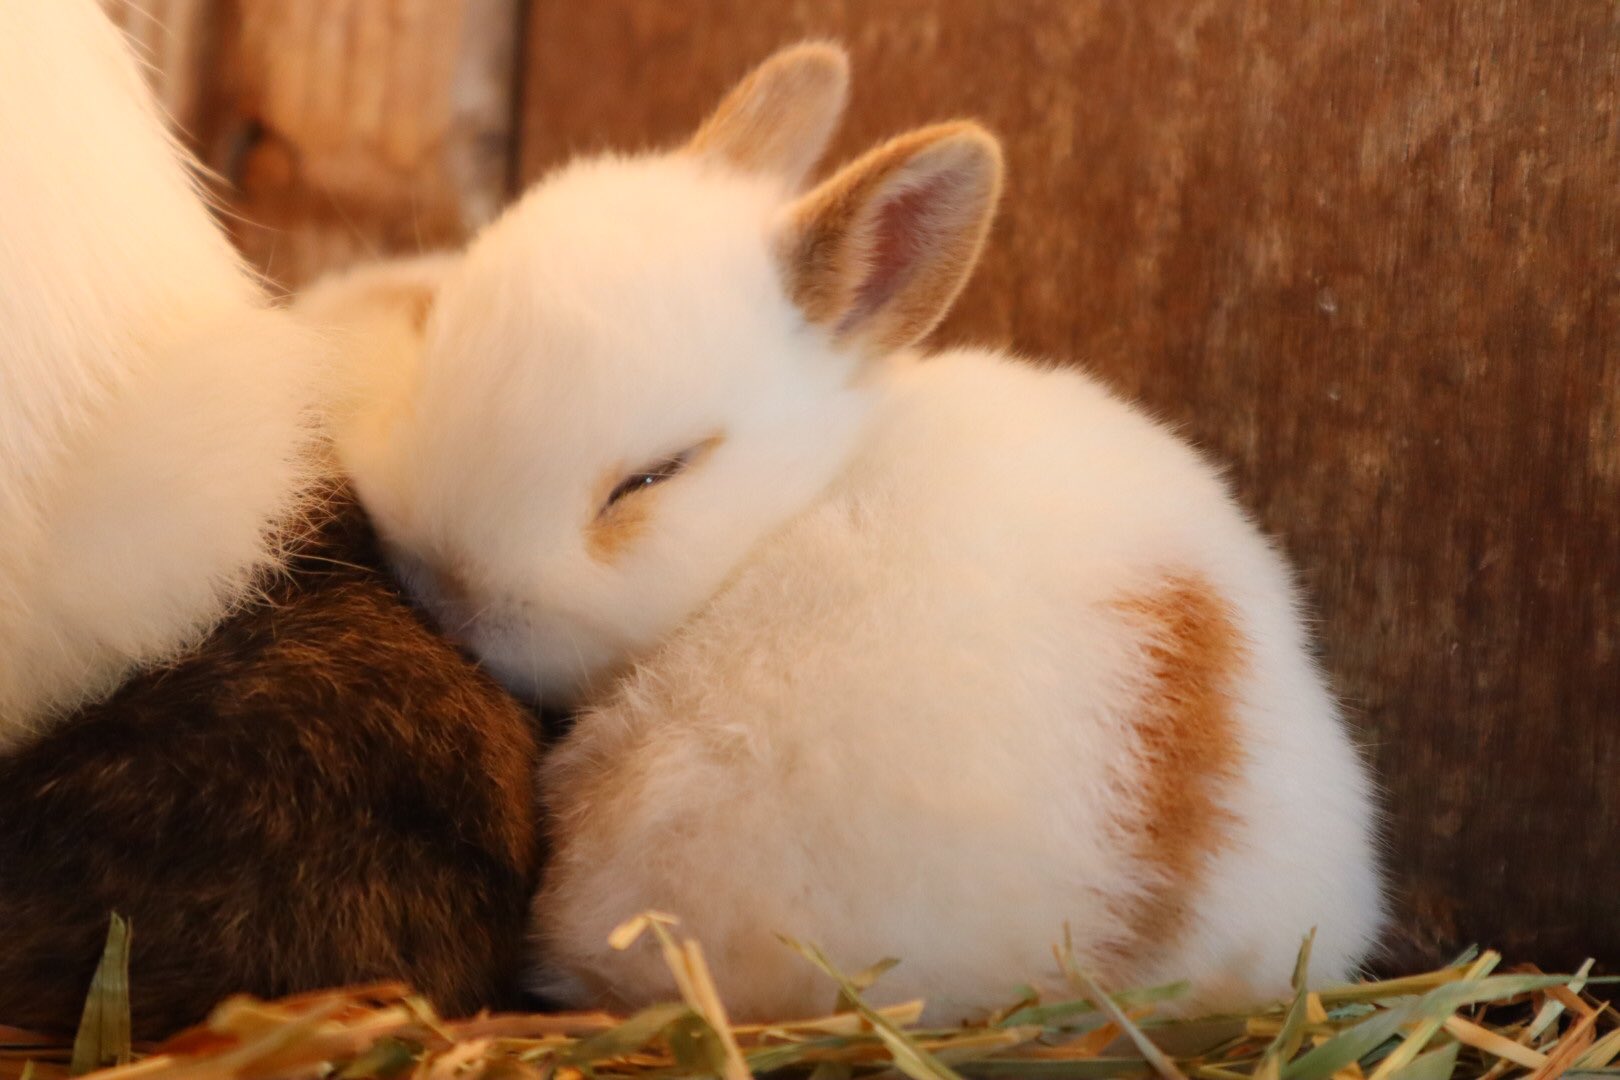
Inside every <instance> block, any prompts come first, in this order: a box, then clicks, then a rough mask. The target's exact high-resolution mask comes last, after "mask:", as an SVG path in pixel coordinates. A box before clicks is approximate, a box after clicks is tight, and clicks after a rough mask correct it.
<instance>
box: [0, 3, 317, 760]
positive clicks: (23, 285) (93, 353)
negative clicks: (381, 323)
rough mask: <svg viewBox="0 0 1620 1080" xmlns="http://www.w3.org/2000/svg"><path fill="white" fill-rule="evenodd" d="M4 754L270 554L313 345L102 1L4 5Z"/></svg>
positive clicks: (202, 613)
mask: <svg viewBox="0 0 1620 1080" xmlns="http://www.w3.org/2000/svg"><path fill="white" fill-rule="evenodd" d="M0 147H4V149H3V150H0V749H5V748H7V747H9V746H13V745H16V744H18V743H19V742H21V741H23V740H25V739H26V738H28V737H29V736H30V735H32V734H34V733H37V732H38V731H40V730H42V729H43V728H44V727H45V726H46V725H47V724H48V723H49V722H50V721H51V718H52V717H53V716H54V715H56V714H58V713H61V712H63V711H65V710H67V709H69V708H70V707H71V706H73V705H75V704H78V703H79V702H81V701H83V700H85V699H87V698H90V697H94V696H96V695H97V694H99V693H101V692H104V691H106V690H109V689H111V688H112V687H113V686H114V685H116V684H117V683H118V682H119V680H120V679H122V678H123V677H124V675H126V674H127V673H128V672H129V671H130V670H131V669H133V668H134V667H136V666H138V665H141V664H143V663H147V662H151V661H156V660H161V659H164V658H166V657H168V656H171V655H173V654H174V653H176V652H177V651H179V650H180V649H182V648H183V647H184V646H186V645H187V644H189V643H191V642H193V641H195V640H197V639H198V638H199V637H200V636H201V635H202V634H203V633H205V632H206V631H207V630H208V628H209V627H211V626H212V625H213V624H214V623H216V622H217V621H218V620H219V619H220V618H221V617H223V616H224V615H225V614H226V613H227V612H228V611H229V610H230V609H231V608H232V607H233V606H235V605H237V604H239V603H240V602H241V601H242V600H243V599H244V598H246V597H247V596H248V595H249V593H250V592H251V591H252V589H253V583H254V581H255V579H256V578H257V575H258V574H259V573H260V572H261V571H263V570H264V569H266V568H267V567H269V566H271V565H273V564H274V562H275V561H276V551H277V536H278V533H279V532H280V531H281V530H282V529H283V528H284V527H285V526H286V525H287V524H288V522H289V521H290V519H292V518H293V517H295V516H296V514H297V511H298V509H299V505H300V501H301V499H302V498H303V493H304V492H305V491H306V490H307V487H308V485H307V483H306V480H307V473H308V470H309V467H310V461H311V446H312V440H313V432H314V426H313V424H312V423H311V413H312V409H313V406H314V405H315V403H316V400H317V397H318V396H319V390H318V389H317V381H318V380H317V372H318V371H319V370H320V369H321V368H323V367H324V366H325V364H324V361H322V360H321V353H320V351H319V349H318V347H317V345H316V343H315V340H314V339H313V338H312V337H311V336H309V335H308V334H306V333H305V332H303V331H301V330H299V329H297V327H296V326H295V325H294V323H293V322H292V320H291V319H290V318H289V317H288V316H287V315H285V314H284V313H280V312H276V311H272V310H270V309H269V308H268V307H267V304H266V301H265V297H264V295H263V292H262V289H261V288H260V286H259V284H258V283H257V282H256V281H255V280H254V279H253V278H252V277H251V276H250V274H249V273H248V272H247V270H246V269H245V268H244V267H243V265H242V263H241V261H240V259H239V258H238V257H237V255H236V254H235V253H234V252H233V251H232V250H231V248H230V246H229V244H228V243H227V242H226V240H225V237H224V236H223V234H222V233H221V231H220V229H219V228H218V226H217V225H216V224H215V222H214V221H213V219H212V218H211V217H210V215H209V212H208V209H207V207H206V206H205V205H204V202H203V200H202V199H201V198H200V197H199V195H198V192H197V190H196V188H195V184H194V180H193V176H192V175H191V171H190V162H189V160H188V158H187V156H186V154H185V153H184V152H183V151H182V150H181V149H180V148H179V147H178V146H177V145H176V144H175V143H174V141H173V140H172V139H171V137H170V135H169V134H168V132H167V131H166V130H165V128H164V126H163V122H162V120H161V118H160V117H159V115H158V112H157V109H156V107H155V105H154V104H153V101H152V97H151V94H150V92H149V91H148V89H147V88H146V86H145V85H144V84H143V82H142V80H141V75H140V72H139V71H138V70H137V69H136V65H135V62H134V60H133V58H132V56H131V55H130V53H129V51H128V49H127V48H126V46H125V44H124V42H123V41H122V40H121V39H120V36H119V32H118V30H117V29H116V28H115V27H114V26H113V25H112V24H111V23H110V22H109V21H108V20H107V19H106V17H105V16H104V15H103V14H102V13H101V11H100V10H99V8H98V6H97V4H96V3H95V2H94V0H50V2H47V3H6V4H0Z"/></svg>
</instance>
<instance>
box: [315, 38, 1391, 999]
mask: <svg viewBox="0 0 1620 1080" xmlns="http://www.w3.org/2000/svg"><path fill="white" fill-rule="evenodd" d="M845 87H846V61H845V59H844V56H843V54H842V53H841V52H839V51H838V50H836V49H834V48H831V47H828V46H822V45H811V46H801V47H798V48H795V49H790V50H788V51H785V52H783V53H781V54H779V55H778V56H776V57H774V58H772V59H771V60H770V61H768V62H767V63H766V64H765V65H764V66H763V67H762V68H760V69H759V70H758V71H756V72H755V73H754V74H753V75H752V76H751V77H750V78H749V79H748V80H747V81H745V82H744V83H743V84H742V85H741V86H740V87H739V88H738V89H737V90H735V91H734V92H733V94H732V95H731V96H730V97H729V98H728V99H727V100H726V101H725V102H724V103H723V104H722V105H721V106H720V109H719V111H718V112H717V114H716V115H715V116H714V117H713V118H712V119H710V120H709V121H708V123H707V124H706V125H705V126H704V127H703V128H702V129H701V130H700V131H699V132H698V134H697V136H696V137H695V138H694V139H693V140H692V142H691V143H690V144H689V145H688V146H686V147H684V148H683V149H681V150H679V151H677V152H674V153H668V154H659V155H646V156H636V157H611V156H610V157H603V158H596V159H591V160H585V161H580V162H576V163H574V164H572V165H569V166H567V167H566V168H563V169H561V170H560V171H558V172H557V173H555V174H554V175H552V176H550V177H548V178H546V179H545V180H544V181H542V182H541V183H540V184H539V185H538V186H537V187H536V188H535V189H534V190H533V191H531V192H530V193H529V194H528V195H527V196H526V197H525V198H524V199H523V200H522V201H521V202H519V203H518V204H517V205H516V206H515V207H513V208H512V209H511V210H510V211H509V212H508V213H507V214H506V215H505V216H504V218H503V219H501V220H500V221H498V222H497V223H495V224H494V225H493V226H492V227H490V228H489V229H488V230H487V231H486V232H485V233H484V234H483V235H482V236H480V237H479V238H478V239H477V240H476V242H475V243H474V244H473V245H472V246H471V248H470V250H469V251H468V252H467V254H466V256H465V258H464V260H463V261H462V262H461V263H460V264H458V265H457V266H455V267H453V268H452V269H451V270H450V271H449V272H448V273H447V274H446V275H445V277H444V279H443V281H442V283H441V286H440V288H439V289H438V294H437V298H436V299H435V300H434V301H433V302H432V306H431V313H430V315H429V317H428V319H427V322H426V325H425V331H424V339H423V342H422V346H421V353H420V357H419V358H418V362H417V363H416V364H415V365H407V369H406V370H405V371H404V372H402V373H401V375H400V377H399V379H398V382H397V385H396V387H395V389H394V391H393V393H392V394H391V395H389V396H388V402H387V406H386V408H385V409H383V410H381V412H382V414H383V416H384V419H383V420H382V421H381V422H379V423H377V424H374V425H371V426H370V427H368V428H366V429H365V430H364V434H363V435H360V436H356V437H355V438H354V439H352V440H350V443H349V445H346V446H345V447H343V452H344V454H345V459H346V461H347V462H348V463H349V465H350V467H351V468H352V469H353V470H354V473H355V479H356V482H357V486H358V490H359V491H360V493H361V495H362V497H363V498H364V499H365V500H366V501H367V503H368V505H369V507H370V509H371V510H372V512H373V513H374V515H375V516H376V518H377V520H378V522H379V524H380V526H381V528H382V530H383V532H384V533H385V535H386V536H387V537H388V539H389V541H390V543H391V544H392V545H393V547H394V549H395V551H396V552H397V555H398V558H399V559H400V560H401V562H402V564H403V565H404V566H405V568H406V570H407V573H408V576H409V577H410V579H411V581H412V583H413V585H414V587H415V588H416V589H417V590H418V592H419V594H420V595H421V596H422V597H423V599H424V600H425V601H426V602H427V603H428V604H429V606H430V607H432V608H433V609H434V610H436V612H437V613H438V615H439V617H440V619H441V620H442V622H443V625H444V626H445V627H446V628H447V629H448V630H450V631H451V632H452V633H456V634H458V635H459V636H461V637H462V638H463V639H464V641H465V642H466V643H467V644H468V645H469V646H470V647H471V648H472V649H473V650H475V651H476V652H477V653H478V654H479V655H480V656H481V657H482V658H484V659H485V660H486V661H487V662H488V664H489V665H490V667H491V668H492V669H493V670H494V671H496V672H497V673H498V674H499V675H500V676H501V677H503V678H504V679H505V680H506V681H507V682H508V683H509V684H510V685H511V686H513V687H514V688H516V689H517V690H519V691H522V692H526V693H529V694H533V695H538V696H541V697H553V698H556V697H568V696H577V695H579V694H582V693H584V694H588V695H592V696H593V697H594V699H595V700H594V704H593V706H592V707H591V708H589V709H587V710H586V711H585V712H584V714H583V715H582V716H581V717H580V718H579V720H578V722H577V724H576V726H575V727H574V728H573V730H572V731H571V733H570V734H569V735H568V736H567V738H566V739H565V740H564V741H563V743H562V744H561V746H560V748H559V749H557V750H556V752H555V754H554V756H553V757H552V759H551V761H550V763H549V765H548V766H547V768H546V770H545V773H546V777H545V784H544V791H545V798H546V799H547V800H548V802H549V805H550V809H551V812H552V814H553V825H552V842H553V849H552V862H551V864H550V867H549V870H548V872H547V878H546V883H545V885H544V887H543V890H542V892H541V895H540V896H539V897H538V899H537V901H536V905H535V911H534V926H535V930H536V935H537V937H538V944H539V948H540V963H541V966H542V970H541V972H540V973H539V974H538V975H537V981H538V982H539V984H540V985H542V986H543V987H545V988H547V989H549V990H550V991H552V992H554V993H560V994H561V995H562V996H563V997H565V998H567V999H570V1000H572V1001H573V1002H574V1003H577V1004H585V1003H587V1002H595V1003H607V1004H612V1005H617V1006H621V1007H630V1006H635V1005H638V1004H642V1003H644V1002H647V1001H650V1000H653V999H656V998H660V997H663V996H666V995H668V994H670V993H671V992H672V990H673V983H672V981H671V979H670V977H669V976H668V974H667V973H666V971H665V969H664V964H663V960H662V958H661V957H660V955H659V954H658V952H657V950H656V949H654V948H652V947H651V946H650V944H649V943H647V942H643V943H641V945H638V946H636V947H633V948H631V949H629V950H627V951H624V952H617V951H614V950H613V949H611V948H609V946H608V944H607V938H608V935H609V931H610V930H611V929H612V928H613V926H614V925H615V924H616V923H617V922H619V921H620V920H622V919H625V918H626V917H628V916H631V915H634V914H635V913H637V912H640V911H642V910H644V909H649V908H656V909H661V910H664V911H668V912H672V913H674V914H675V915H677V916H679V917H680V919H681V920H682V921H683V923H684V927H685V930H686V931H688V932H690V933H691V934H693V935H694V936H695V937H697V938H698V939H699V940H700V941H702V942H703V944H704V945H705V947H706V950H707V954H708V956H709V958H710V960H711V962H712V964H713V965H714V968H715V975H716V979H717V981H718V984H719V989H720V991H721V994H722V996H723V998H724V999H725V1000H726V1001H727V1003H728V1004H729V1006H730V1007H731V1009H732V1010H733V1013H734V1015H737V1016H740V1017H744V1018H760V1017H766V1016H773V1015H775V1016H781V1015H785V1014H804V1013H809V1012H813V1011H816V1010H820V1009H825V1008H827V1007H828V1006H829V1005H830V1004H831V1002H832V994H831V992H830V989H829V985H828V983H827V982H826V981H825V979H824V978H823V977H821V976H820V975H818V974H817V973H816V972H814V971H812V970H811V969H810V968H809V967H808V965H806V964H804V963H803V962H801V961H800V960H799V959H798V958H797V957H795V956H793V955H792V954H791V953H789V952H788V951H787V950H785V949H784V948H783V947H782V946H781V945H780V944H779V943H778V942H777V941H776V939H775V936H774V935H775V933H776V932H778V931H781V932H785V933H790V934H792V935H795V936H797V937H799V938H802V939H807V940H810V941H814V942H818V943H820V944H821V945H822V946H824V947H825V948H826V950H827V952H828V954H829V955H830V956H831V957H832V959H833V960H834V961H835V962H836V963H838V964H841V965H844V966H845V967H846V968H850V969H853V968H857V967H860V966H864V965H866V964H868V963H871V962H872V961H875V960H877V959H878V958H880V957H883V956H895V957H899V958H901V960H902V963H901V964H900V966H899V967H898V968H897V969H895V970H894V971H893V972H891V973H889V974H888V975H886V976H885V977H884V979H883V980H882V981H881V982H880V983H879V984H878V988H877V990H876V991H875V993H876V995H877V996H878V997H879V998H880V999H881V998H890V999H892V998H902V997H909V996H913V995H918V996H924V997H926V998H928V999H929V1001H930V1003H931V1004H930V1013H931V1015H933V1016H936V1017H940V1018H946V1017H952V1016H957V1015H962V1014H965V1013H970V1012H973V1011H975V1010H979V1009H982V1008H985V1007H987V1006H992V1005H995V1004H1000V1003H1005V1002H1007V1001H1008V1000H1010V998H1011V997H1012V996H1013V994H1014V992H1015V990H1014V988H1015V987H1016V986H1018V985H1019V984H1020V983H1024V982H1032V983H1034V984H1035V985H1036V986H1038V987H1039V988H1041V989H1042V990H1043V991H1045V992H1050V993H1054V994H1067V993H1070V992H1071V991H1070V990H1069V989H1068V988H1067V987H1066V985H1065V983H1064V981H1063V979H1062V977H1061V975H1060V973H1059V970H1058V966H1057V964H1056V963H1055V961H1054V958H1053V954H1052V951H1051V946H1052V945H1053V944H1054V942H1056V941H1058V940H1059V939H1060V938H1061V937H1062V934H1063V931H1064V927H1065V924H1067V926H1068V927H1069V928H1070V930H1071V932H1072V935H1073V943H1074V949H1075V954H1076V956H1077V958H1078V960H1079V962H1080V964H1081V965H1083V966H1085V967H1087V968H1089V969H1091V970H1092V971H1094V972H1096V973H1097V974H1098V975H1100V976H1101V977H1102V978H1103V979H1104V980H1105V981H1106V982H1107V983H1109V984H1112V985H1114V986H1122V985H1126V984H1140V983H1149V982H1155V981H1158V980H1167V979H1180V978H1188V979H1190V980H1191V981H1192V983H1193V987H1194V992H1193V995H1192V997H1191V998H1190V999H1189V1000H1188V1001H1187V1002H1186V1003H1185V1005H1184V1006H1183V1007H1184V1008H1186V1009H1188V1010H1196V1009H1201V1008H1215V1007H1221V1006H1226V1005H1236V1004H1239V1003H1241V1002H1245V1001H1249V1000H1251V999H1254V998H1259V997H1266V996H1270V995H1273V994H1280V993H1282V992H1284V991H1285V990H1286V988H1287V980H1288V976H1289V972H1290V970H1291V968H1292V961H1293V958H1294V955H1295V952H1296V950H1297V949H1298V948H1299V944H1300V941H1301V938H1302V937H1303V935H1305V934H1306V933H1307V932H1308V931H1310V930H1311V929H1312V928H1313V927H1314V928H1316V930H1317V936H1316V941H1315V953H1314V961H1313V972H1314V974H1315V977H1316V980H1317V981H1324V980H1334V979H1340V978H1343V977H1345V976H1347V975H1349V974H1350V973H1351V971H1352V970H1353V969H1354V967H1355V966H1356V964H1357V962H1358V961H1359V959H1360V958H1361V957H1362V956H1363V954H1364V952H1365V951H1366V950H1367V949H1368V947H1369V944H1370V942H1371V941H1372V939H1373V937H1374V935H1375V932H1376V931H1377V929H1378V927H1379V924H1380V920H1381V911H1382V899H1381V894H1380V886H1379V875H1378V869H1377V860H1376V856H1375V840H1374V823H1375V810H1374V807H1373V802H1372V798H1371V795H1370V790H1369V782H1368V778H1367V774H1366V770H1365V768H1364V766H1363V763H1362V761H1361V759H1360V758H1359V756H1358V754H1357V751H1356V748H1355V746H1354V745H1353V744H1352V741H1351V738H1350V736H1349V734H1348V732H1347V731H1346V729H1345V726H1344V724H1343V722H1342V720H1341V718H1340V714H1339V710H1338V708H1337V706H1336V705H1335V703H1334V700H1333V698H1332V697H1331V695H1330V694H1329V692H1328V691H1327V689H1326V688H1325V686H1324V684H1323V679H1322V677H1321V674H1320V673H1319V672H1318V670H1317V668H1316V665H1315V664H1314V662H1313V661H1312V658H1311V652H1310V644H1309V641H1308V639H1307V635H1306V633H1305V630H1304V625H1303V618H1302V616H1301V613H1300V610H1299V602H1298V599H1297V597H1296V594H1295V590H1294V587H1293V584H1292V583H1291V580H1290V575H1289V572H1288V569H1287V567H1286V566H1285V564H1284V562H1283V559H1282V558H1281V557H1280V556H1279V555H1278V553H1277V552H1276V551H1275V550H1274V549H1273V548H1272V547H1271V546H1270V545H1269V544H1268V543H1267V542H1266V541H1265V539H1264V538H1262V536H1261V535H1260V534H1259V532H1258V531H1257V530H1256V529H1255V527H1254V526H1253V525H1252V524H1251V523H1250V521H1249V520H1248V518H1247V517H1246V516H1245V515H1244V513H1243V511H1242V510H1241V509H1240V508H1239V507H1238V506H1237V505H1236V504H1235V503H1234V501H1233V499H1232V497H1231V494H1230V492H1229V491H1228V490H1227V488H1226V486H1225V485H1224V484H1223V482H1222V481H1221V479H1220V477H1219V475H1218V473H1217V470H1216V469H1215V468H1214V467H1212V466H1211V465H1210V464H1209V463H1207V462H1206V461H1205V460H1204V459H1203V458H1202V457H1201V456H1200V455H1199V454H1198V453H1197V452H1196V451H1195V450H1193V449H1192V448H1190V447H1189V446H1187V445H1186V444H1185V443H1183V442H1182V441H1181V440H1179V439H1177V438H1176V437H1175V436H1174V435H1173V434H1172V433H1171V432H1170V431H1168V430H1167V429H1166V428H1165V427H1164V426H1162V425H1161V424H1159V423H1156V422H1155V421H1154V420H1152V419H1151V418H1149V417H1147V416H1145V415H1144V414H1143V413H1142V412H1140V411H1139V410H1137V409H1134V408H1132V407H1130V406H1129V405H1127V404H1125V403H1123V402H1121V401H1120V400H1118V399H1116V398H1114V397H1113V396H1111V395H1110V394H1109V393H1108V392H1107V391H1106V390H1105V389H1104V388H1102V387H1101V386H1099V385H1098V384H1097V383H1096V382H1094V381H1093V380H1091V379H1090V378H1088V377H1086V376H1085V375H1083V374H1081V373H1080V372H1078V371H1075V370H1073V369H1059V368H1051V367H1038V366H1034V365H1030V364H1026V363H1022V362H1019V361H1018V360H1016V359H1014V358H1012V357H1010V356H1007V355H1004V354H1000V353H994V352H989V351H985V350H975V349H956V350H950V351H946V352H943V353H939V354H935V355H929V356H924V355H921V354H919V353H917V352H915V351H912V349H911V346H912V345H913V344H914V343H915V342H916V341H917V340H918V339H919V338H921V337H922V336H923V335H924V334H925V333H927V331H928V330H929V329H930V328H931V327H933V326H934V325H935V324H936V323H937V321H938V320H939V318H940V317H941V316H942V315H943V314H944V312H945V311H946V309H947V308H948V306H949V305H950V303H951V301H952V300H953V298H954V297H955V295H956V293H957V291H958V290H959V288H960V287H961V285H962V283H963V281H964V279H965V278H966V277H967V275H968V273H969V271H970V269H971V268H972V266H973V264H974V262H975V259H976V257H977V254H978V251H979V248H980V244H981V241H982V239H983V237H984V235H985V232H986V229H987V226H988V222H989V220H990V218H991V214H992V210H993V206H994V203H995V201H996V198H997V193H998V189H999V187H1000V180H1001V158H1000V153H999V150H998V147H997V144H996V142H995V140H994V139H993V138H992V137H991V136H990V135H989V134H987V133H986V132H985V131H984V130H982V129H981V128H979V127H978V126H976V125H974V124H972V123H965V122H958V123H950V124H943V125H940V126H937V127H930V128H925V129H923V130H919V131H914V132H911V133H909V134H906V135H903V136H901V137H899V138H897V139H894V140H893V141H891V142H889V143H886V144H884V145H882V146H879V147H878V148H876V149H875V150H873V151H871V152H870V153H868V154H867V155H866V156H864V157H862V158H860V159H859V160H857V161H855V162H854V163H853V164H850V165H848V166H847V167H845V168H844V169H842V170H840V171H839V172H837V173H836V174H835V175H834V176H833V177H832V178H831V179H829V180H827V181H825V182H824V183H822V184H821V185H819V186H817V187H815V188H813V189H812V190H810V191H809V192H808V193H807V194H799V193H798V192H797V188H798V185H799V183H800V181H801V179H802V178H803V177H804V175H805V174H806V172H807V171H808V169H809V167H810V165H811V164H812V163H813V161H814V160H815V159H816V157H817V156H818V155H819V153H820V152H821V150H822V147H823V145H824V143H825V141H826V139H827V137H828V135H829V133H830V132H831V130H832V128H833V125H834V122H835V120H836V118H837V117H838V115H839V113H840V112H841V110H842V107H843V104H844V98H845Z"/></svg>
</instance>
